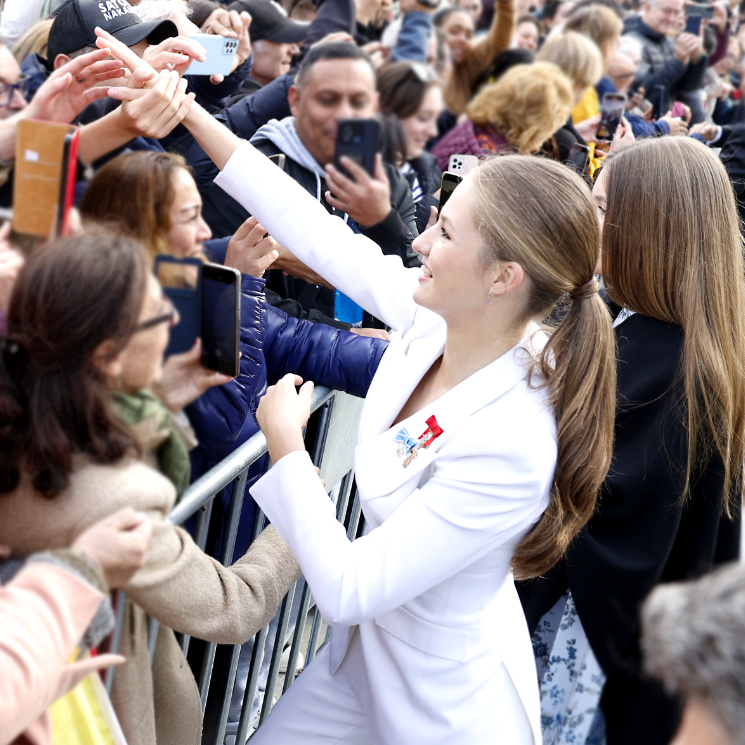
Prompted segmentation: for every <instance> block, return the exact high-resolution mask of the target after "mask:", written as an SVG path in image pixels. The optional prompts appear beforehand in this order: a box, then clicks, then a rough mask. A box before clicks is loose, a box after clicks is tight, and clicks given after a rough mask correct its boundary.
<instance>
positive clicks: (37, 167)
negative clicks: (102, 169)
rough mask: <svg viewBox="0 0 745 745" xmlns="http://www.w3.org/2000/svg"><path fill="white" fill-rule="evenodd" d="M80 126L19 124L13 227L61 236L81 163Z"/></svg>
mask: <svg viewBox="0 0 745 745" xmlns="http://www.w3.org/2000/svg"><path fill="white" fill-rule="evenodd" d="M79 136H80V132H79V130H78V129H77V127H71V126H70V125H69V124H55V123H53V122H40V121H35V120H32V119H24V120H23V121H21V122H19V123H18V135H17V138H16V160H15V168H14V183H13V208H14V209H13V228H14V230H17V231H18V232H19V233H28V234H30V235H38V236H43V237H45V238H49V237H52V236H55V235H58V234H59V232H60V228H62V227H63V226H64V225H65V223H66V220H67V214H68V213H69V211H70V208H71V206H72V195H73V191H74V187H75V176H76V172H77V163H78V138H79Z"/></svg>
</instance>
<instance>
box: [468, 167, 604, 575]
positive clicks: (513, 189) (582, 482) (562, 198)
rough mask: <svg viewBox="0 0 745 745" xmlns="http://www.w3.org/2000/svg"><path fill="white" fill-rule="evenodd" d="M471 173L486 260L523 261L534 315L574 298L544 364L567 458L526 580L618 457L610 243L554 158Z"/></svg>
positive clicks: (546, 565) (516, 564)
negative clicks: (605, 284) (602, 261)
mask: <svg viewBox="0 0 745 745" xmlns="http://www.w3.org/2000/svg"><path fill="white" fill-rule="evenodd" d="M472 173H473V176H472V175H471V174H469V177H468V178H469V182H470V186H469V188H470V195H471V197H472V199H471V203H472V204H473V210H474V215H475V217H476V223H477V225H478V229H479V232H480V234H481V236H482V239H483V242H484V246H485V255H484V264H485V267H488V266H490V265H492V264H493V262H498V261H515V262H517V263H518V264H520V265H521V266H522V267H523V269H524V270H525V273H526V274H527V275H528V277H529V278H530V283H531V291H530V295H529V298H528V302H527V307H526V309H525V316H526V320H527V319H543V318H546V317H547V316H548V315H549V314H550V313H551V312H552V311H553V309H554V307H555V305H556V303H557V302H558V301H559V300H560V299H561V298H562V297H564V296H565V295H568V296H569V299H570V305H569V309H568V311H567V314H566V316H565V317H564V319H563V321H562V322H561V323H560V324H559V325H558V327H556V328H555V329H554V330H553V333H550V336H549V340H548V342H547V344H546V346H545V348H544V350H543V352H542V354H541V356H540V357H539V359H538V360H537V361H536V363H535V367H534V374H533V376H532V382H533V384H534V385H540V386H545V387H546V389H547V390H548V394H549V398H550V402H551V404H552V407H553V411H554V414H555V416H556V424H557V439H558V455H557V461H556V472H555V476H554V485H553V488H552V489H551V494H550V500H549V505H548V508H547V509H546V511H545V512H544V514H543V515H542V517H541V518H540V520H539V521H538V523H537V524H536V525H535V526H534V527H533V529H532V530H531V531H530V532H529V533H528V534H527V535H526V536H525V537H524V538H523V540H522V541H521V542H520V544H519V545H518V547H517V549H516V553H515V556H514V560H513V571H514V574H515V576H516V577H517V578H519V579H525V578H528V577H534V576H537V575H540V574H542V573H544V572H546V571H547V570H548V569H550V568H551V567H552V566H553V565H554V564H555V563H556V562H557V561H559V559H561V557H562V555H563V554H564V552H565V551H566V549H567V548H568V546H569V544H570V543H571V541H572V539H573V538H574V537H575V536H576V535H577V533H579V531H580V530H581V529H582V527H583V526H584V525H585V523H586V522H587V521H588V520H589V519H590V517H591V516H592V513H593V510H594V509H595V504H596V501H597V497H598V494H599V492H600V487H601V485H602V483H603V480H604V479H605V477H606V475H607V473H608V469H609V467H610V463H611V456H612V452H613V427H614V418H615V403H616V358H615V341H614V335H613V329H612V324H611V318H610V313H609V312H608V309H607V308H606V307H605V304H604V303H603V301H602V300H601V298H600V296H599V295H598V292H597V290H598V285H597V281H596V280H595V279H594V278H593V271H594V268H595V264H596V262H597V257H598V250H599V246H600V231H599V227H598V221H597V216H596V213H595V205H594V203H593V201H592V196H591V194H590V192H589V190H588V189H587V185H586V184H585V183H584V182H583V181H582V179H580V178H579V177H578V176H577V175H576V174H574V173H572V172H571V171H570V170H569V169H568V168H567V167H566V166H564V165H562V164H560V163H556V162H553V161H550V160H547V159H545V158H536V157H526V156H504V157H499V158H494V159H493V160H491V161H489V162H487V163H485V164H484V165H483V166H482V167H480V168H478V169H476V170H475V171H473V172H472Z"/></svg>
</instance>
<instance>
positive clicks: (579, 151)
mask: <svg viewBox="0 0 745 745" xmlns="http://www.w3.org/2000/svg"><path fill="white" fill-rule="evenodd" d="M566 163H567V165H568V166H569V167H570V168H572V169H573V170H574V171H575V172H576V173H578V174H579V175H580V176H587V175H589V172H590V168H589V166H590V148H589V147H588V146H587V145H583V144H582V143H581V142H575V143H573V144H572V146H571V147H570V148H569V156H568V157H567V160H566Z"/></svg>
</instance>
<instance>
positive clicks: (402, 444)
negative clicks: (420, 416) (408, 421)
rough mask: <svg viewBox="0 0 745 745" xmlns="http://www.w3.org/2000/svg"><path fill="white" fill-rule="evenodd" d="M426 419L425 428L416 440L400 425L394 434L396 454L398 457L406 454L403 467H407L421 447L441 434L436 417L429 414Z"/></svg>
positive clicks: (428, 444) (429, 443) (424, 446)
mask: <svg viewBox="0 0 745 745" xmlns="http://www.w3.org/2000/svg"><path fill="white" fill-rule="evenodd" d="M426 421H427V429H425V430H424V432H422V434H421V435H419V437H418V438H417V439H416V440H415V439H414V438H413V437H411V436H410V435H409V432H408V430H407V429H406V427H401V429H400V430H399V431H398V434H397V435H396V438H395V439H396V442H397V443H398V448H396V455H398V456H399V457H403V456H404V455H405V456H406V460H404V468H408V466H409V463H411V461H412V460H414V458H416V456H417V454H418V453H419V451H420V450H421V449H422V448H428V447H429V446H430V445H431V444H432V443H433V442H434V441H435V440H436V439H437V438H438V437H439V436H440V435H441V434H442V431H443V430H442V427H440V425H439V424H438V423H437V419H435V417H434V416H431V417H430V418H429V419H427V420H426Z"/></svg>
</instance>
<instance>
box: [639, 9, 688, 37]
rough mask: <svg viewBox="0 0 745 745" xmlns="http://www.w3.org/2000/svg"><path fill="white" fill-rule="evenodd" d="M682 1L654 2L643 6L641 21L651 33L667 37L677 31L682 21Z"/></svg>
mask: <svg viewBox="0 0 745 745" xmlns="http://www.w3.org/2000/svg"><path fill="white" fill-rule="evenodd" d="M683 5H684V3H683V0H656V2H653V3H646V4H645V5H644V12H643V13H642V20H643V21H644V23H646V24H647V26H649V27H650V28H651V29H652V31H656V32H657V33H658V34H662V35H663V36H667V35H668V34H672V33H674V32H675V31H677V30H678V27H679V26H680V23H681V22H682V20H683Z"/></svg>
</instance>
